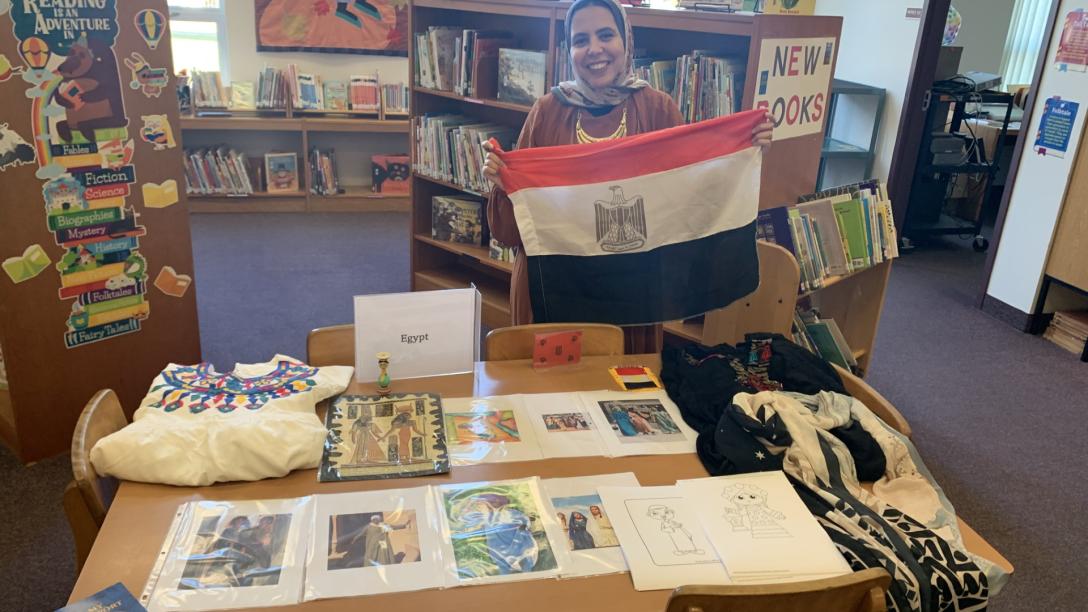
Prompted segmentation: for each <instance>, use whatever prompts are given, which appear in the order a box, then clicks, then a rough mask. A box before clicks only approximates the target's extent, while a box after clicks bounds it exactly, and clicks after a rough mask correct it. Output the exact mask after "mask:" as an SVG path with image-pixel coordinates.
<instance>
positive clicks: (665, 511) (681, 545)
mask: <svg viewBox="0 0 1088 612" xmlns="http://www.w3.org/2000/svg"><path fill="white" fill-rule="evenodd" d="M646 516H648V517H650V518H652V519H655V520H658V521H661V532H662V533H664V534H665V535H667V536H669V539H670V540H671V541H672V546H673V549H674V550H673V551H672V554H674V555H677V556H680V555H703V554H706V551H705V550H703V549H701V548H699V547H698V546H696V545H695V538H693V537H692V535H691V532H690V531H688V530H687V529H686V528H684V524H683V523H681V522H679V521H676V520H674V519H673V517H674V516H676V513H675V512H673V509H672V508H670V507H668V506H666V505H664V504H653V505H652V506H650V507H649V508H646Z"/></svg>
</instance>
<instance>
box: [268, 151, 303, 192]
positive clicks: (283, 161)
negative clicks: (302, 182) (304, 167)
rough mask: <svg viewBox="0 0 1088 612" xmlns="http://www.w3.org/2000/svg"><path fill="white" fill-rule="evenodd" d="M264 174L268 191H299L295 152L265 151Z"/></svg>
mask: <svg viewBox="0 0 1088 612" xmlns="http://www.w3.org/2000/svg"><path fill="white" fill-rule="evenodd" d="M264 175H265V177H266V179H265V180H266V181H267V182H268V193H295V192H298V191H299V181H298V155H296V154H295V153H265V154H264Z"/></svg>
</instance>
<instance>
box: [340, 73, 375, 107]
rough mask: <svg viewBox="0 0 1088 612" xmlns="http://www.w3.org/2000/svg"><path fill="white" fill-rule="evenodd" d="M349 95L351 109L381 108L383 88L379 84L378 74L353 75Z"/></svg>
mask: <svg viewBox="0 0 1088 612" xmlns="http://www.w3.org/2000/svg"><path fill="white" fill-rule="evenodd" d="M348 97H349V99H350V103H351V110H353V111H369V112H375V113H376V112H378V110H379V109H380V108H381V90H380V88H379V85H378V75H376V74H367V75H353V76H352V77H351V84H350V92H349V96H348Z"/></svg>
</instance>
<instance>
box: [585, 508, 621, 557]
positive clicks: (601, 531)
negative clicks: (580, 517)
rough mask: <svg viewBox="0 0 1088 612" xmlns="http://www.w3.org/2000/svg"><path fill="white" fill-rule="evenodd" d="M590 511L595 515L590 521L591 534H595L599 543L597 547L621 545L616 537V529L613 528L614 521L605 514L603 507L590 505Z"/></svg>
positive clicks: (594, 537)
mask: <svg viewBox="0 0 1088 612" xmlns="http://www.w3.org/2000/svg"><path fill="white" fill-rule="evenodd" d="M589 513H590V514H591V515H593V518H592V519H591V520H590V521H589V534H590V535H592V536H593V541H594V542H596V543H597V547H598V548H606V547H608V546H619V545H620V541H619V539H618V538H617V537H616V530H614V529H612V521H610V520H609V519H608V517H607V516H605V515H604V512H603V511H602V510H601V507H600V506H596V505H594V506H590V507H589Z"/></svg>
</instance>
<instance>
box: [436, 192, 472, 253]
mask: <svg viewBox="0 0 1088 612" xmlns="http://www.w3.org/2000/svg"><path fill="white" fill-rule="evenodd" d="M431 238H434V239H435V240H444V241H446V242H457V243H460V244H471V245H475V246H483V245H484V203H483V201H481V200H478V199H475V198H469V197H464V196H434V197H432V198H431Z"/></svg>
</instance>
